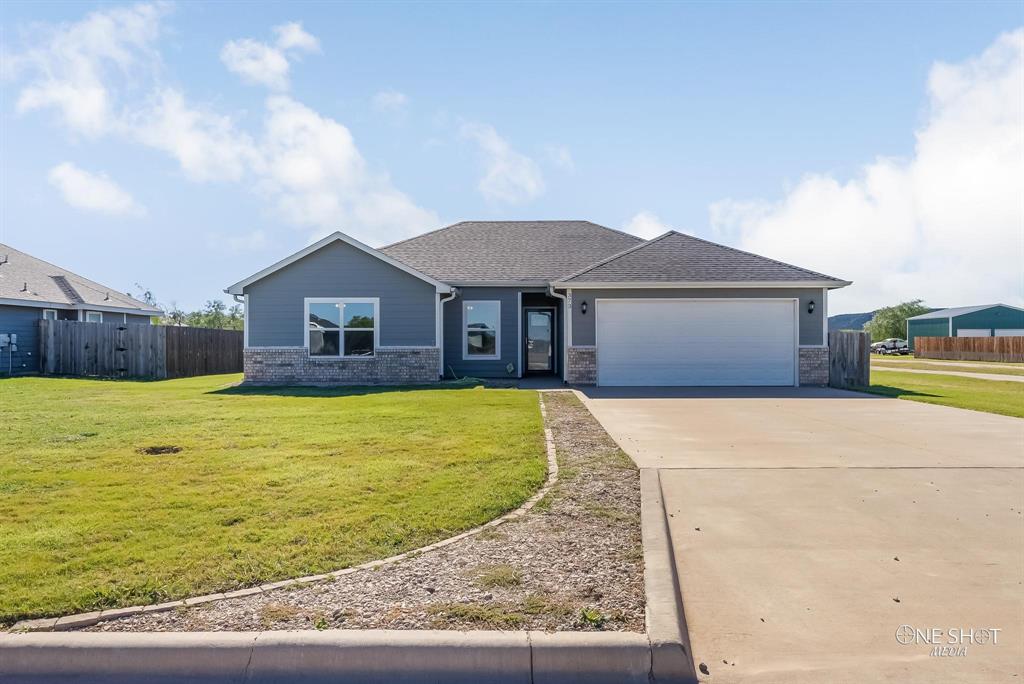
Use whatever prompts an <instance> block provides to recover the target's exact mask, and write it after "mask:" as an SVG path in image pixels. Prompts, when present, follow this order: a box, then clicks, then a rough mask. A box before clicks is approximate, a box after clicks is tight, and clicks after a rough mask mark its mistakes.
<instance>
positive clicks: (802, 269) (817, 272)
mask: <svg viewBox="0 0 1024 684" xmlns="http://www.w3.org/2000/svg"><path fill="white" fill-rule="evenodd" d="M671 232H673V233H675V232H676V231H671ZM677 234H678V235H681V236H683V237H685V238H688V239H690V240H697V241H698V242H703V243H704V244H706V245H713V246H715V247H722V248H723V249H728V250H731V251H733V252H737V253H739V254H746V255H747V256H752V257H756V258H758V259H764V260H765V261H770V262H772V263H773V264H779V265H780V266H785V267H787V268H795V269H796V270H798V271H803V272H804V273H810V274H811V275H816V276H821V277H822V278H827V279H828V280H835V281H841V280H842V279H841V278H836V277H835V276H830V275H827V274H825V273H821V272H819V271H812V270H811V269H809V268H804V267H803V266H795V265H793V264H790V263H787V262H785V261H779V260H778V259H772V258H771V257H766V256H764V255H763V254H754V253H753V252H748V251H746V250H743V249H739V248H738V247H731V246H730V245H723V244H722V243H720V242H714V241H712V240H706V239H704V238H699V237H697V236H696V235H690V234H688V233H677ZM662 237H664V236H662Z"/></svg>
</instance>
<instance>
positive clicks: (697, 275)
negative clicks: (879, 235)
mask: <svg viewBox="0 0 1024 684" xmlns="http://www.w3.org/2000/svg"><path fill="white" fill-rule="evenodd" d="M560 282H562V283H565V284H566V285H567V286H572V285H578V284H595V283H608V284H620V283H641V284H642V283H662V282H664V283H680V284H702V285H703V284H707V285H711V286H713V285H715V284H717V283H722V284H724V283H729V284H746V283H749V284H750V285H759V286H764V285H765V284H774V283H778V284H780V285H807V284H813V285H814V286H816V287H843V286H845V285H849V282H848V281H845V280H840V279H839V278H834V277H832V276H828V275H824V274H822V273H817V272H815V271H809V270H807V269H806V268H800V267H798V266H791V265H790V264H785V263H782V262H781V261H775V260H774V259H769V258H767V257H763V256H758V255H756V254H750V253H749V252H743V251H741V250H738V249H734V248H732V247H726V246H725V245H719V244H716V243H714V242H708V241H707V240H702V239H700V238H696V237H693V236H692V235H684V234H682V233H679V232H676V231H674V230H672V231H669V232H667V233H665V234H664V235H661V236H659V237H656V238H654V239H652V240H649V241H647V242H644V243H641V244H639V245H636V246H634V247H631V248H630V249H627V250H625V251H623V252H621V253H620V254H616V255H614V256H611V257H609V258H606V259H604V260H602V261H599V262H598V263H596V264H593V265H591V266H588V267H586V268H584V269H582V270H580V271H577V272H575V273H571V274H567V275H566V276H565V277H564V278H562V279H561V280H560Z"/></svg>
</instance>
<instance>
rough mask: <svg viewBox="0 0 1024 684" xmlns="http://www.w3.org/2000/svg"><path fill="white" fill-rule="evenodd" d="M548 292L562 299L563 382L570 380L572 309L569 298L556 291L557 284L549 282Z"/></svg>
mask: <svg viewBox="0 0 1024 684" xmlns="http://www.w3.org/2000/svg"><path fill="white" fill-rule="evenodd" d="M548 294H549V295H550V296H552V297H554V298H555V299H561V300H562V382H563V383H568V382H569V344H570V343H572V339H571V337H570V335H569V326H570V325H571V320H570V319H571V318H572V309H571V308H570V307H569V299H568V298H567V297H566V296H565V295H564V294H559V293H557V292H555V286H554V285H551V284H550V283H549V284H548Z"/></svg>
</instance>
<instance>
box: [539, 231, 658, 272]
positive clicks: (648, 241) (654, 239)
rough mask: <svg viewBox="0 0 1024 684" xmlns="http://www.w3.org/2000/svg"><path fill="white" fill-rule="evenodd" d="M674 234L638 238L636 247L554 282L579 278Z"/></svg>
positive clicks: (628, 248)
mask: <svg viewBox="0 0 1024 684" xmlns="http://www.w3.org/2000/svg"><path fill="white" fill-rule="evenodd" d="M675 232H676V231H674V230H669V231H668V232H667V233H662V234H661V235H659V236H657V237H653V238H651V239H650V240H643V238H640V239H641V240H643V242H641V243H639V244H636V245H633V246H632V247H627V248H626V249H624V250H622V251H621V252H617V253H616V254H612V255H611V256H608V257H605V258H604V259H601V260H600V261H597V262H594V263H593V264H591V265H590V266H587V267H586V268H584V269H582V270H580V271H576V272H575V273H570V274H569V275H566V276H562V277H560V278H558V279H557V281H556V282H564V281H567V280H570V279H572V278H575V277H577V276H581V275H583V274H584V273H587V272H588V271H593V270H594V269H595V268H597V267H599V266H604V265H605V264H607V263H608V262H610V261H615V260H616V259H618V258H619V257H624V256H626V255H627V254H629V253H630V252H635V251H637V250H639V249H643V248H644V247H647V246H648V245H652V244H654V243H655V242H657V241H658V240H661V239H662V238H665V237H668V236H669V235H671V234H672V233H675ZM634 237H636V236H634Z"/></svg>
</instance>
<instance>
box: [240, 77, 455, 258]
mask: <svg viewBox="0 0 1024 684" xmlns="http://www.w3.org/2000/svg"><path fill="white" fill-rule="evenodd" d="M267 111H268V116H267V121H266V125H265V132H264V139H263V141H262V143H261V151H262V153H263V155H264V164H263V169H262V170H261V174H260V175H261V178H262V180H263V189H265V190H267V191H269V192H270V193H271V194H272V195H273V196H275V197H276V199H277V204H278V208H279V209H280V211H281V213H282V214H283V215H284V216H285V217H286V218H287V219H288V220H289V222H291V223H293V224H295V225H299V226H309V227H325V228H326V227H331V226H335V227H341V226H349V227H350V228H347V229H346V228H343V229H344V230H352V229H355V230H356V232H357V233H358V236H359V237H360V239H364V240H367V241H368V242H371V243H373V244H380V243H381V242H383V241H391V240H396V239H399V238H401V237H407V236H409V235H414V234H416V233H418V232H421V231H423V230H425V229H427V228H430V227H436V226H437V225H438V223H439V219H438V217H437V215H436V214H434V213H433V212H431V211H427V210H425V209H422V208H421V207H419V206H417V205H416V204H415V203H414V202H413V201H412V200H411V199H409V198H408V197H407V196H406V195H405V194H403V193H402V192H400V191H399V190H397V189H396V188H395V187H394V186H393V185H392V184H391V181H390V180H389V179H388V178H387V176H386V175H384V174H380V173H375V172H373V171H372V170H370V169H369V168H368V165H367V163H366V161H365V159H364V158H363V156H362V154H360V152H359V150H358V148H357V147H356V145H355V142H354V140H353V139H352V134H351V132H350V131H349V130H348V128H346V127H345V126H343V125H342V124H340V123H338V122H337V121H334V120H333V119H330V118H328V117H324V116H321V115H320V114H318V113H317V112H315V111H313V110H312V109H310V108H309V107H306V106H305V105H303V104H301V103H300V102H296V101H295V100H293V99H291V98H289V97H285V96H276V97H271V98H270V99H269V100H268V101H267Z"/></svg>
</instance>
